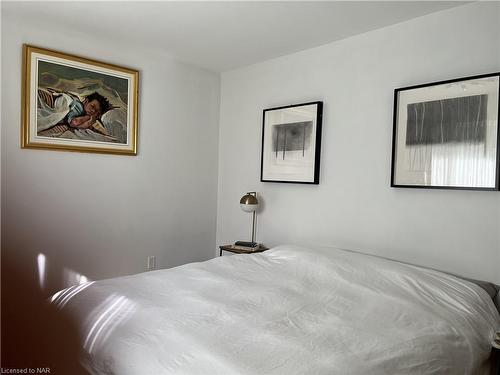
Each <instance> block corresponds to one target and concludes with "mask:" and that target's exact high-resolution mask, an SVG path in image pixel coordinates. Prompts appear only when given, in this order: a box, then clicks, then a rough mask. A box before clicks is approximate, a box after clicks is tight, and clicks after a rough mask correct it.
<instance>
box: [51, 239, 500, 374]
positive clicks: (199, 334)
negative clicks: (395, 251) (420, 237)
mask: <svg viewBox="0 0 500 375" xmlns="http://www.w3.org/2000/svg"><path fill="white" fill-rule="evenodd" d="M54 303H56V304H58V305H59V306H60V307H61V308H62V309H63V310H64V311H67V312H69V313H70V314H71V315H73V316H74V317H75V318H76V319H77V321H78V322H79V323H78V324H79V326H80V328H81V333H82V343H83V348H84V352H85V355H84V358H83V361H84V365H85V367H86V368H87V369H89V370H90V371H91V372H92V373H95V374H120V375H126V374H141V375H142V374H144V375H147V374H152V375H153V374H154V375H161V374H204V375H205V374H252V375H257V374H286V375H288V374H329V375H330V374H342V375H344V374H349V375H354V374H360V375H366V374H372V375H373V374H381V375H382V374H383V375H388V374H419V375H421V374H480V373H483V372H485V371H486V368H487V366H485V363H486V361H487V358H488V357H489V354H490V348H491V346H490V342H491V339H492V337H493V335H494V331H495V329H498V328H499V327H500V317H499V314H498V312H497V311H496V309H495V307H494V305H493V303H492V301H491V299H490V297H489V296H488V294H487V293H486V292H485V291H484V290H483V289H481V288H480V287H478V286H476V285H475V284H472V283H470V282H467V281H463V280H460V279H458V278H455V277H452V276H449V275H446V274H443V273H440V272H437V271H431V270H426V269H422V268H419V267H413V266H408V265H404V264H400V263H396V262H391V261H387V260H383V259H380V258H376V257H371V256H366V255H361V254H357V253H352V252H346V251H342V250H336V249H331V248H315V249H304V248H299V247H294V246H280V247H277V248H274V249H271V250H269V251H266V252H264V253H261V254H255V255H235V256H230V257H229V256H228V257H220V258H216V259H213V260H210V261H207V262H203V263H192V264H187V265H184V266H181V267H176V268H173V269H169V270H160V271H155V272H147V273H142V274H138V275H133V276H127V277H120V278H115V279H109V280H103V281H98V282H94V283H88V284H84V285H81V286H79V287H73V288H70V289H67V290H64V291H62V292H60V293H59V294H58V295H56V296H55V298H54Z"/></svg>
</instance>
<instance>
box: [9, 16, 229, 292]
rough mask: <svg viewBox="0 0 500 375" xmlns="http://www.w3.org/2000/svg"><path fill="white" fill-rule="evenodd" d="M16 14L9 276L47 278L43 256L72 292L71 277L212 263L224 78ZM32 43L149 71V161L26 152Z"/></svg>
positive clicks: (141, 153)
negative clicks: (27, 64) (40, 273)
mask: <svg viewBox="0 0 500 375" xmlns="http://www.w3.org/2000/svg"><path fill="white" fill-rule="evenodd" d="M9 9H10V10H11V11H9V10H6V9H3V14H2V21H3V22H2V76H3V77H2V78H3V80H2V107H3V112H2V137H1V140H2V147H1V153H2V176H1V177H2V198H3V207H2V216H3V220H2V232H3V238H2V240H3V241H2V258H3V260H5V259H8V260H10V261H11V263H10V264H9V266H6V267H8V268H6V267H4V270H3V271H4V272H12V270H13V269H14V268H17V270H18V271H19V270H22V272H23V274H24V275H31V276H32V277H36V275H37V271H36V257H37V254H38V253H43V254H45V255H46V257H47V272H48V275H47V276H48V280H47V289H48V291H53V290H55V289H57V288H60V287H62V286H64V280H63V279H62V277H63V274H64V270H65V269H66V270H73V271H75V272H78V273H80V274H84V275H86V276H87V277H89V278H90V279H100V278H108V277H113V276H117V275H123V274H130V273H136V272H141V271H145V270H146V257H147V256H148V255H155V256H156V257H157V264H158V267H159V268H165V267H172V266H176V265H179V264H183V263H186V262H191V261H202V260H206V259H208V258H211V257H212V256H213V244H214V242H215V230H216V229H215V228H216V217H215V211H216V194H217V144H218V143H217V142H218V116H219V98H220V96H219V94H220V92H219V88H220V77H219V75H218V74H215V73H211V72H208V71H204V70H202V69H199V68H195V67H192V66H188V65H186V64H182V63H178V62H176V61H175V60H173V59H172V58H170V57H169V56H167V55H165V54H161V53H160V52H158V51H155V50H148V49H145V48H142V47H141V46H140V45H127V44H126V41H120V40H119V39H116V35H114V36H113V37H114V38H115V39H109V38H108V36H107V35H102V34H100V35H95V34H94V33H93V30H87V31H85V32H79V31H77V30H72V29H71V28H59V27H58V22H57V20H56V19H53V20H50V19H46V20H44V21H41V20H39V19H36V18H35V17H33V19H26V18H25V17H24V16H23V17H20V18H17V17H16V14H15V12H14V13H13V11H12V9H15V6H12V7H10V8H9ZM51 25H52V26H51ZM22 43H30V44H34V45H37V46H41V47H45V48H52V49H56V50H60V51H64V52H69V53H74V54H78V55H81V56H86V57H90V58H94V59H98V60H103V61H106V62H111V63H115V64H118V65H125V66H129V67H132V68H136V69H138V70H140V74H141V76H140V97H139V101H140V103H139V105H140V116H139V138H138V140H139V143H138V155H137V156H135V157H127V156H114V155H98V154H90V153H71V152H55V151H38V150H24V149H21V148H20V139H19V138H20V135H19V134H20V113H21V112H20V110H21V108H20V102H21V100H20V99H21V91H20V90H21V80H20V79H21V48H22ZM12 262H14V263H15V264H14V265H13V264H12ZM11 276H12V275H11ZM12 286H14V285H12Z"/></svg>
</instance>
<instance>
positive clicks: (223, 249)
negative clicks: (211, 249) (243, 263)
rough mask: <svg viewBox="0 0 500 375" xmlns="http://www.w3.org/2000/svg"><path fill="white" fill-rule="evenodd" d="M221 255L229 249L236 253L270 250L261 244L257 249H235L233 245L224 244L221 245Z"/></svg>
mask: <svg viewBox="0 0 500 375" xmlns="http://www.w3.org/2000/svg"><path fill="white" fill-rule="evenodd" d="M219 250H220V253H219V256H222V252H223V251H229V252H230V253H235V254H254V253H262V252H263V251H266V250H269V248H267V247H265V246H263V245H259V246H257V247H256V248H255V249H252V250H242V249H235V248H234V247H233V245H223V246H219Z"/></svg>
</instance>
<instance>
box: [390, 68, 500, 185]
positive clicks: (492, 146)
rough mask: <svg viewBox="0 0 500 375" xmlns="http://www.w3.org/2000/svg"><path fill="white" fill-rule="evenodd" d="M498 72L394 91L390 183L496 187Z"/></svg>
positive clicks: (499, 75)
mask: <svg viewBox="0 0 500 375" xmlns="http://www.w3.org/2000/svg"><path fill="white" fill-rule="evenodd" d="M499 83H500V73H492V74H484V75H480V76H473V77H466V78H459V79H453V80H448V81H441V82H434V83H429V84H424V85H418V86H411V87H404V88H399V89H396V90H394V123H393V136H392V168H391V169H392V170H391V186H392V187H409V188H412V187H413V188H435V189H466V190H498V189H499V169H498V168H499V160H500V151H499V142H500V132H499V125H498V118H499V108H500V102H499V100H500V85H499Z"/></svg>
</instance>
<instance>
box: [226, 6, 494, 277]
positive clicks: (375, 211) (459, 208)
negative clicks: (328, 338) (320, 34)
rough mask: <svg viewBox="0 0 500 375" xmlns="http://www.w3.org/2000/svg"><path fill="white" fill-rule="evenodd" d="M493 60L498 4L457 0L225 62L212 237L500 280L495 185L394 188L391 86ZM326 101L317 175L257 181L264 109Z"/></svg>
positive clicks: (474, 69)
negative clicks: (346, 34) (358, 254)
mask: <svg viewBox="0 0 500 375" xmlns="http://www.w3.org/2000/svg"><path fill="white" fill-rule="evenodd" d="M499 70H500V4H498V3H475V4H470V5H465V6H461V7H458V8H453V9H451V10H447V11H442V12H439V13H435V14H431V15H428V16H424V17H421V18H417V19H414V20H411V21H408V22H404V23H400V24H397V25H394V26H391V27H387V28H384V29H380V30H376V31H372V32H369V33H366V34H362V35H359V36H355V37H352V38H349V39H345V40H342V41H339V42H335V43H332V44H329V45H325V46H322V47H318V48H315V49H311V50H307V51H303V52H300V53H296V54H293V55H288V56H284V57H281V58H278V59H274V60H271V61H267V62H264V63H260V64H256V65H252V66H248V67H245V68H241V69H237V70H234V71H229V72H226V73H223V75H222V83H221V110H220V118H221V120H220V121H221V122H220V130H219V132H220V133H219V139H220V141H219V142H220V144H219V194H218V197H219V198H218V215H217V243H218V244H222V243H230V242H232V241H234V240H238V239H248V238H249V235H250V216H249V215H247V214H245V213H244V212H243V211H241V210H240V208H239V205H238V200H239V198H240V197H241V196H242V195H243V193H244V192H246V191H253V190H256V191H258V192H259V193H260V194H261V199H262V200H263V202H264V205H263V209H262V212H261V213H260V214H259V216H258V240H259V241H261V242H263V243H264V244H266V245H269V246H273V245H277V244H281V243H301V244H321V245H331V246H338V247H342V248H348V249H353V250H358V251H362V252H366V253H373V254H379V255H382V256H386V257H390V258H395V259H399V260H403V261H408V262H412V263H416V264H421V265H425V266H430V267H435V268H439V269H443V270H449V271H454V272H458V273H461V274H463V275H467V276H470V277H476V278H482V279H487V280H490V281H494V282H497V283H500V193H499V192H474V191H450V190H419V189H394V188H390V187H389V180H390V169H391V168H390V163H391V156H390V155H391V136H392V134H391V132H392V108H393V90H394V88H397V87H403V86H409V85H413V84H420V83H427V82H433V81H438V80H444V79H451V78H458V77H463V76H469V75H475V74H480V73H488V72H495V71H499ZM314 100H322V101H324V114H323V119H324V122H323V143H322V156H321V175H320V185H319V186H307V185H296V184H279V183H261V182H259V176H260V141H261V123H262V110H263V109H264V108H270V107H275V106H279V105H287V104H294V103H301V102H307V101H314Z"/></svg>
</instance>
